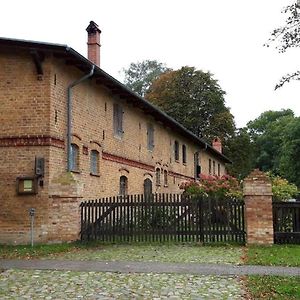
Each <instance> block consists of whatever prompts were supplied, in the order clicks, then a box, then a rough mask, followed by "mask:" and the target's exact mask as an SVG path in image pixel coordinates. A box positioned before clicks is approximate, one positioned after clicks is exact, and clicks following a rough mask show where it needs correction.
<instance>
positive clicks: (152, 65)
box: [123, 60, 170, 97]
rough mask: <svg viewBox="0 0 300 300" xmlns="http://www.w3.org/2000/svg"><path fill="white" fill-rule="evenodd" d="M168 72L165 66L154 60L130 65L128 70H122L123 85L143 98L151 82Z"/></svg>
mask: <svg viewBox="0 0 300 300" xmlns="http://www.w3.org/2000/svg"><path fill="white" fill-rule="evenodd" d="M169 70H170V69H169V68H167V67H166V65H165V64H163V63H160V62H158V61H156V60H144V61H142V62H137V63H131V64H130V66H129V68H128V69H123V72H124V74H125V80H124V83H125V85H126V86H127V87H129V88H130V89H131V90H133V91H134V92H136V93H137V94H139V95H140V96H142V97H144V96H145V94H146V92H147V91H148V90H149V87H150V86H151V84H152V82H153V81H154V80H155V79H157V78H158V77H159V76H160V75H161V74H162V73H164V72H166V71H169Z"/></svg>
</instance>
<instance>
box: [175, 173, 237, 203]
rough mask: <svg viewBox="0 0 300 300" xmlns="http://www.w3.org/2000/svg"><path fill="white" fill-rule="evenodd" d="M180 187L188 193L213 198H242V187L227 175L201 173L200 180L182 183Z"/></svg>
mask: <svg viewBox="0 0 300 300" xmlns="http://www.w3.org/2000/svg"><path fill="white" fill-rule="evenodd" d="M180 188H181V189H183V190H184V192H185V193H186V194H188V195H193V196H200V197H213V198H219V199H222V198H236V199H241V198H242V196H243V195H242V189H241V186H240V184H239V182H238V180H237V179H236V178H234V177H231V176H229V175H224V176H222V177H218V176H210V175H203V174H201V176H200V181H199V182H195V181H190V182H186V183H183V184H182V185H181V186H180Z"/></svg>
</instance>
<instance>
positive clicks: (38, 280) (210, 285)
mask: <svg viewBox="0 0 300 300" xmlns="http://www.w3.org/2000/svg"><path fill="white" fill-rule="evenodd" d="M243 295H244V293H243V290H242V288H241V285H240V283H239V281H238V279H237V277H233V276H226V277H225V276H196V275H183V274H153V273H147V274H144V273H142V274H141V273H140V274H137V273H130V274H125V273H124V274H121V273H110V272H103V273H102V272H71V271H64V272H61V271H38V270H35V271H31V270H26V271H25V270H8V271H5V272H2V273H1V274H0V299H3V300H5V299H9V300H11V299H18V300H19V299H20V300H21V299H47V300H50V299H55V300H57V299H90V300H92V299H157V300H158V299H241V298H243Z"/></svg>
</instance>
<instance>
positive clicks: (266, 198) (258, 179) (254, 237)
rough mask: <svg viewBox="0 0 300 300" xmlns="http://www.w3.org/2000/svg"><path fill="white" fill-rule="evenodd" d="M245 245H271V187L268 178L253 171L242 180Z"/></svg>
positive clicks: (272, 239) (272, 238)
mask: <svg viewBox="0 0 300 300" xmlns="http://www.w3.org/2000/svg"><path fill="white" fill-rule="evenodd" d="M243 194H244V199H245V222H246V233H247V244H265V245H270V244H273V241H274V237H273V212H272V185H271V181H270V179H269V178H268V176H267V175H266V174H265V173H263V172H261V171H259V170H258V169H255V170H254V171H252V172H251V173H250V175H249V176H248V177H247V178H246V179H245V180H244V186H243Z"/></svg>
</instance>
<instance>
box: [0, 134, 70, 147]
mask: <svg viewBox="0 0 300 300" xmlns="http://www.w3.org/2000/svg"><path fill="white" fill-rule="evenodd" d="M22 146H53V147H57V148H62V149H64V148H65V142H64V140H62V139H59V138H55V137H52V136H43V135H41V136H39V135H35V136H34V135H28V136H9V137H3V138H2V137H0V147H22Z"/></svg>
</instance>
